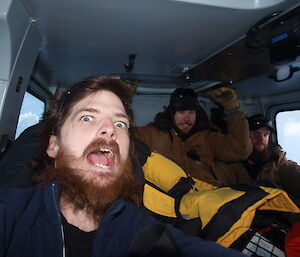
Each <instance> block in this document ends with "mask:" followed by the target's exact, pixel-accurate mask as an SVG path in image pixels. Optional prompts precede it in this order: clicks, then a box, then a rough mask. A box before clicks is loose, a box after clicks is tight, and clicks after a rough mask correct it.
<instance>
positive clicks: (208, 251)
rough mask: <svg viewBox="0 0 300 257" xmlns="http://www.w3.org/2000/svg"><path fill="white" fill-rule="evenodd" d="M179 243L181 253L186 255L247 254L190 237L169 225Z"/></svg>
mask: <svg viewBox="0 0 300 257" xmlns="http://www.w3.org/2000/svg"><path fill="white" fill-rule="evenodd" d="M169 229H170V231H171V233H172V235H173V236H174V239H175V241H176V243H177V245H178V246H179V248H180V251H181V255H182V256H185V257H196V256H197V257H201V256H203V257H204V256H210V257H218V256H222V257H245V256H246V255H244V254H242V253H241V252H238V251H237V250H233V249H230V248H225V247H223V246H221V245H219V244H217V243H215V242H213V241H207V240H202V239H200V238H198V237H189V236H186V235H185V234H183V233H182V232H181V231H179V230H177V229H175V228H173V227H169Z"/></svg>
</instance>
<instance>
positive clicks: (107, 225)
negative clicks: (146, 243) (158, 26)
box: [0, 183, 244, 257]
mask: <svg viewBox="0 0 300 257" xmlns="http://www.w3.org/2000/svg"><path fill="white" fill-rule="evenodd" d="M59 195H60V187H59V185H57V184H56V183H52V184H51V185H49V186H48V187H46V188H45V189H41V188H40V187H39V186H38V185H37V186H33V187H29V188H19V189H1V190H0V257H3V256H7V257H8V256H9V257H20V256H22V257H44V256H49V257H50V256H51V257H62V256H64V239H63V232H62V224H61V212H60V208H59ZM155 223H158V222H157V221H156V220H155V219H154V218H153V217H149V216H146V214H145V213H144V212H143V211H142V210H140V209H139V208H137V207H135V206H134V205H133V204H131V203H130V202H127V201H123V200H118V201H116V202H114V203H113V204H112V205H111V206H110V207H109V209H108V210H107V211H106V213H105V215H104V217H103V218H102V220H101V222H100V225H99V228H98V230H97V232H96V238H95V240H94V245H93V255H92V256H95V257H96V256H97V257H98V256H99V257H100V256H103V257H121V256H128V249H129V245H130V243H131V241H132V240H133V238H134V237H135V236H136V235H137V233H138V232H139V231H141V230H142V229H143V228H145V227H147V226H149V225H151V224H155ZM168 229H169V231H170V232H171V234H172V236H173V238H174V239H175V241H176V243H177V245H178V246H179V248H180V251H181V253H182V256H197V257H201V256H205V257H207V256H210V257H215V256H220V257H221V256H222V257H242V256H244V255H242V254H241V253H239V252H237V251H234V250H231V249H226V248H223V247H221V246H219V245H217V244H216V243H214V242H208V241H203V240H201V239H200V238H196V237H187V236H185V235H184V234H183V233H182V232H181V231H179V230H177V229H175V228H173V227H172V226H170V225H168Z"/></svg>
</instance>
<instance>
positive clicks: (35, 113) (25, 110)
mask: <svg viewBox="0 0 300 257" xmlns="http://www.w3.org/2000/svg"><path fill="white" fill-rule="evenodd" d="M45 107H46V104H45V102H44V101H42V100H41V99H39V98H37V97H36V96H34V95H32V94H31V93H29V92H25V95H24V99H23V103H22V107H21V112H20V115H19V121H18V125H17V130H16V135H15V138H17V137H18V136H19V135H20V134H21V133H22V132H23V131H24V130H25V129H26V128H28V127H30V126H32V125H35V124H37V123H38V122H39V121H40V119H41V118H42V116H43V114H44V111H45Z"/></svg>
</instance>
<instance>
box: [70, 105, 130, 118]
mask: <svg viewBox="0 0 300 257" xmlns="http://www.w3.org/2000/svg"><path fill="white" fill-rule="evenodd" d="M82 112H90V113H100V111H99V110H98V109H95V108H81V109H79V110H77V111H76V112H75V113H74V114H73V117H76V116H77V115H78V114H80V113H82ZM114 115H115V116H116V117H117V118H125V119H127V120H128V121H130V119H129V117H128V115H127V114H124V113H122V112H116V113H114Z"/></svg>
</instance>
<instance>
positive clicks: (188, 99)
mask: <svg viewBox="0 0 300 257" xmlns="http://www.w3.org/2000/svg"><path fill="white" fill-rule="evenodd" d="M211 96H212V99H213V100H214V101H215V102H216V103H218V104H219V105H221V106H222V107H223V108H224V111H225V114H226V120H227V123H228V133H227V134H226V135H224V134H222V133H220V132H218V131H217V129H216V127H214V128H213V127H212V126H211V125H210V122H209V119H208V117H207V115H206V113H205V111H204V110H203V109H202V107H201V106H200V104H199V102H198V96H197V94H196V93H195V92H194V91H193V90H192V89H191V88H177V89H176V90H175V91H174V92H173V93H172V95H171V98H170V103H169V105H168V107H167V108H166V110H165V111H164V112H162V113H159V114H158V115H157V116H156V117H155V120H154V122H153V123H152V124H151V126H144V127H138V128H135V131H134V133H135V136H136V137H137V138H139V139H140V140H142V141H144V142H145V143H146V144H147V145H148V146H149V147H150V148H151V149H152V150H153V151H156V152H158V153H160V154H162V155H164V156H166V157H167V158H169V159H170V160H172V161H174V162H175V163H177V164H178V165H179V166H180V167H181V168H182V169H183V170H184V171H185V172H186V173H188V175H189V176H191V177H194V178H197V179H200V180H202V181H205V182H207V183H210V184H212V185H215V186H220V185H222V184H223V181H221V180H220V178H219V177H218V176H217V175H216V173H215V170H214V161H215V160H220V161H227V162H232V161H242V160H244V159H245V158H247V156H248V155H249V154H250V152H251V143H250V140H249V130H248V123H247V120H246V119H245V116H244V114H243V112H242V111H241V110H240V107H239V101H238V99H237V96H236V94H235V91H234V90H233V89H232V88H229V87H221V88H217V89H215V90H214V91H213V92H212V94H211Z"/></svg>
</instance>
